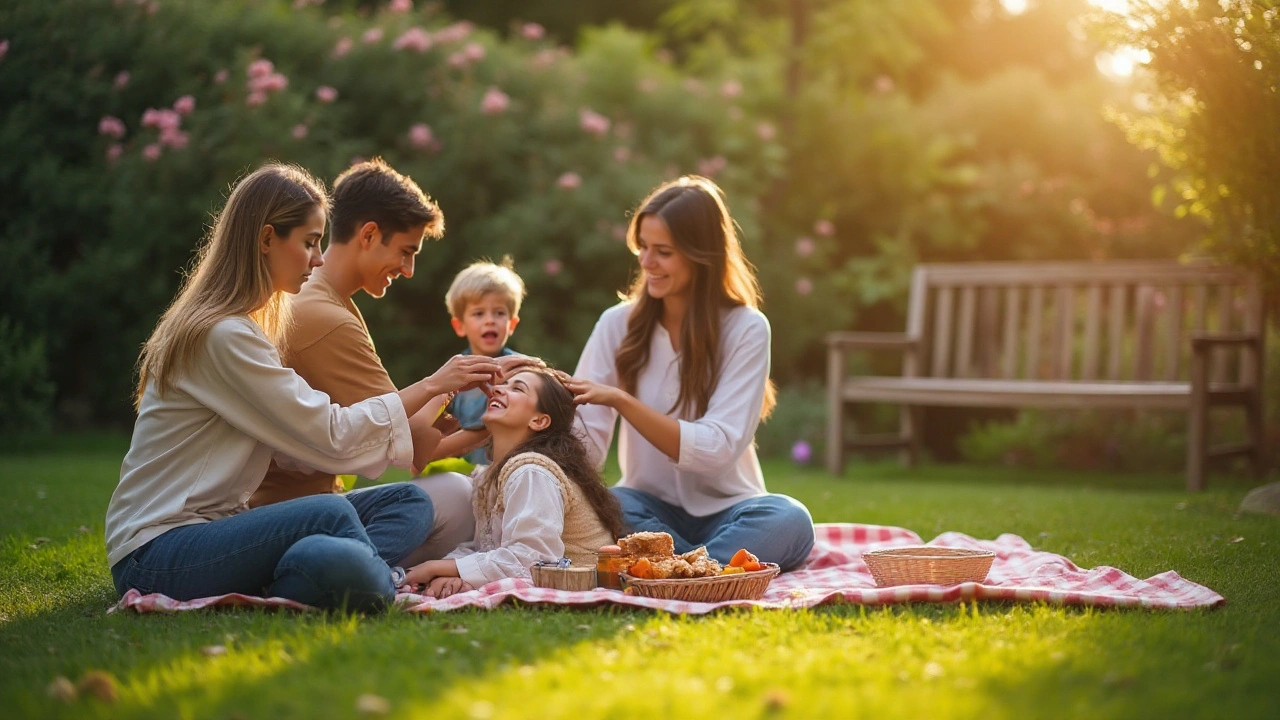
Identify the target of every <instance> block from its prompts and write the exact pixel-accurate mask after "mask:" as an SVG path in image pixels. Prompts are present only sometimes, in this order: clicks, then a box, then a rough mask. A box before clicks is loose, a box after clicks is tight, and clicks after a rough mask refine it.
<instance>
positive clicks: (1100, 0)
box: [1089, 0, 1129, 15]
mask: <svg viewBox="0 0 1280 720" xmlns="http://www.w3.org/2000/svg"><path fill="white" fill-rule="evenodd" d="M1089 4H1090V5H1092V6H1094V7H1097V8H1101V9H1103V10H1106V11H1108V12H1113V13H1116V14H1118V15H1128V14H1129V0H1089Z"/></svg>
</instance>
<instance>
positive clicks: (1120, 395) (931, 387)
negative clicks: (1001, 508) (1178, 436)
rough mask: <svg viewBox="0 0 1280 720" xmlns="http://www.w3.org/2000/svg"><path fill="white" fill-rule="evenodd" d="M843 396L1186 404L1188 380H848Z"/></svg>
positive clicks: (926, 401) (968, 403)
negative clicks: (1148, 381) (1150, 381)
mask: <svg viewBox="0 0 1280 720" xmlns="http://www.w3.org/2000/svg"><path fill="white" fill-rule="evenodd" d="M841 395H842V396H843V397H844V399H845V400H846V401H854V402H899V403H907V404H918V405H936V406H964V407H1044V408H1091V407H1130V408H1132V407H1144V408H1186V407H1187V406H1188V404H1189V402H1190V398H1191V385H1190V383H1080V382H1074V381H1061V380H1021V381H1019V380H1013V381H1008V380H985V379H980V378H968V379H953V378H893V377H862V378H850V379H847V380H846V381H845V383H844V385H843V387H842V391H841Z"/></svg>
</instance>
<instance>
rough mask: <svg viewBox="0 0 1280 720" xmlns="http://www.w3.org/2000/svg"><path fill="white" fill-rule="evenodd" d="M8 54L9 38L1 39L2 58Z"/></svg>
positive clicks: (0, 58) (0, 50)
mask: <svg viewBox="0 0 1280 720" xmlns="http://www.w3.org/2000/svg"><path fill="white" fill-rule="evenodd" d="M8 54H9V38H5V39H3V40H0V60H3V59H4V56H5V55H8Z"/></svg>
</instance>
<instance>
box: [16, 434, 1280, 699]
mask: <svg viewBox="0 0 1280 720" xmlns="http://www.w3.org/2000/svg"><path fill="white" fill-rule="evenodd" d="M124 449H125V441H123V440H120V439H118V438H97V439H84V440H82V439H76V440H66V441H63V442H61V443H57V444H53V445H50V446H48V447H47V448H45V449H43V450H41V451H28V452H26V453H25V454H18V455H13V454H11V455H8V456H4V457H0V478H3V479H4V480H5V482H6V484H7V492H6V493H5V494H4V496H3V497H2V498H0V588H2V590H0V716H3V717H19V718H27V717H75V718H94V717H110V718H133V717H140V718H151V717H157V718H188V717H191V718H195V717H201V718H205V717H207V718H308V719H311V718H329V717H333V718H345V717H356V716H359V715H360V711H358V710H357V703H358V701H359V698H360V697H361V696H362V695H365V694H372V695H376V696H379V697H381V698H383V699H385V700H386V701H387V703H389V707H390V714H391V715H392V716H395V717H399V718H441V717H444V718H506V717H537V718H559V717H564V718H575V719H580V720H585V719H586V718H592V717H640V718H663V717H690V718H693V717H697V718H701V717H711V716H716V717H738V718H754V717H770V718H772V717H795V718H810V717H815V718H816V717H822V718H825V717H841V718H844V717H868V718H891V717H902V718H931V719H932V718H950V717H979V716H980V717H983V718H1022V717H1086V716H1087V717H1097V718H1107V717H1115V718H1148V717H1149V718H1156V717H1160V718H1166V717H1214V718H1250V717H1257V718H1263V717H1266V718H1271V717H1275V716H1276V712H1277V708H1280V683H1278V682H1277V679H1278V678H1280V630H1278V629H1280V559H1278V553H1277V551H1280V521H1278V520H1276V519H1274V518H1259V517H1250V516H1244V517H1237V516H1236V515H1235V508H1236V506H1237V505H1238V504H1239V501H1240V499H1241V497H1242V496H1243V495H1244V493H1245V492H1246V491H1247V490H1248V488H1249V487H1250V486H1251V485H1253V483H1251V482H1249V481H1247V480H1243V479H1234V478H1214V480H1213V481H1212V482H1211V488H1212V489H1211V490H1210V491H1209V492H1206V493H1204V494H1200V495H1194V496H1193V495H1187V494H1186V493H1184V492H1182V490H1181V488H1182V478H1180V477H1177V476H1152V477H1136V476H1111V475H1096V474H1078V473H1044V472H1033V471H1026V470H1011V469H1002V468H999V469H992V468H979V467H972V466H934V467H928V468H924V469H917V470H902V469H899V468H897V467H894V466H891V465H882V464H876V465H854V466H852V467H851V468H850V469H849V471H848V472H847V473H846V476H845V477H844V478H840V479H835V478H831V477H829V476H827V475H825V474H824V473H822V472H820V471H817V470H797V469H794V468H792V467H790V466H788V465H786V464H782V463H770V464H766V470H765V471H766V475H767V477H768V478H769V484H770V487H771V489H773V490H775V491H778V492H785V493H789V494H791V495H794V496H795V497H797V498H800V499H801V500H803V501H804V502H805V503H806V504H808V506H809V507H810V508H811V509H812V511H813V515H814V519H815V520H816V521H819V522H832V521H859V522H869V523H880V524H888V525H900V526H903V527H907V528H910V529H912V530H915V531H916V532H917V533H919V534H920V535H921V536H922V537H924V538H925V539H926V540H928V539H931V538H932V537H933V536H934V535H936V534H937V533H938V532H941V531H943V530H957V531H960V532H965V533H968V534H971V535H974V536H977V537H983V538H990V537H995V536H996V535H998V534H999V533H1003V532H1010V533H1016V534H1018V535H1021V536H1023V537H1025V538H1027V539H1028V540H1029V541H1031V542H1032V544H1034V545H1035V546H1036V547H1037V548H1041V549H1044V550H1048V551H1051V552H1056V553H1061V554H1064V555H1066V556H1068V557H1070V558H1072V559H1073V560H1075V561H1076V562H1077V563H1078V564H1080V565H1082V566H1085V567H1091V566H1094V565H1102V564H1105V565H1113V566H1116V567H1119V568H1121V569H1123V570H1125V571H1127V572H1129V573H1131V574H1134V575H1137V576H1139V577H1147V576H1150V575H1152V574H1155V573H1157V572H1161V571H1164V570H1169V569H1173V570H1177V571H1178V572H1179V573H1181V574H1182V575H1183V576H1184V577H1187V578H1189V579H1192V580H1195V581H1197V582H1200V583H1203V584H1206V585H1208V586H1209V587H1212V588H1213V589H1215V590H1217V591H1218V592H1220V593H1222V594H1223V595H1224V596H1226V598H1227V605H1226V606H1225V607H1222V608H1219V609H1216V610H1208V611H1192V612H1164V611H1161V612H1150V611H1141V610H1095V609H1084V608H1058V607H1049V606H1043V605H1007V604H965V605H914V606H895V607H888V608H861V607H857V606H848V605H845V606H829V607H824V608H819V609H816V610H812V611H805V612H769V611H755V612H745V611H728V612H720V613H715V614H712V615H710V616H704V617H695V618H681V617H670V616H667V615H663V614H659V613H654V612H647V611H645V612H641V611H633V610H618V609H597V610H585V611H584V610H552V609H531V608H517V607H504V608H502V609H499V610H497V611H490V612H469V611H468V612H457V613H443V614H436V615H408V614H406V613H401V612H392V613H389V614H386V615H381V616H376V617H344V616H338V615H330V616H325V615H320V614H313V615H302V614H296V613H270V612H261V611H254V610H233V611H225V610H224V611H214V612H199V613H188V614H184V615H181V616H171V617H166V616H137V615H111V616H108V615H107V614H106V609H107V607H108V606H110V605H111V604H112V603H113V602H114V601H115V599H116V598H115V594H114V591H113V590H112V588H111V583H110V575H109V573H108V570H107V567H106V559H105V552H104V550H103V545H102V526H103V514H104V512H105V509H106V505H107V500H108V498H109V497H110V494H111V491H112V489H113V488H114V486H115V482H116V477H117V473H118V470H119V465H120V460H121V458H122V456H123V452H124ZM211 647H218V648H222V649H225V652H224V653H219V652H217V651H211V652H207V651H206V649H207V648H211ZM94 670H101V671H105V672H106V673H109V674H110V675H111V676H112V677H113V678H115V681H116V682H115V687H116V690H117V695H118V696H117V698H116V699H115V701H114V702H113V703H106V702H104V701H101V700H97V699H79V700H76V701H74V702H70V703H67V702H63V701H59V700H55V699H52V698H50V697H49V695H48V692H47V688H48V687H49V685H50V683H51V682H52V681H53V680H54V679H55V678H57V677H59V676H65V677H67V678H70V679H71V681H72V682H76V681H78V680H79V679H80V678H81V677H83V676H84V675H85V674H86V673H87V672H90V671H94Z"/></svg>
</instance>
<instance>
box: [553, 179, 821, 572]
mask: <svg viewBox="0 0 1280 720" xmlns="http://www.w3.org/2000/svg"><path fill="white" fill-rule="evenodd" d="M627 244H628V246H629V247H630V248H631V251H632V252H633V253H635V254H636V256H637V258H638V259H639V261H640V273H639V275H638V276H637V278H636V280H635V283H634V284H633V285H632V287H631V292H630V294H629V296H628V297H627V298H626V300H624V301H623V302H622V303H621V304H619V305H616V306H614V307H612V308H610V309H608V310H606V311H605V312H604V314H603V315H601V316H600V320H599V321H598V322H597V323H596V327H595V330H594V331H593V332H592V333H591V338H590V339H589V340H588V341H587V345H586V348H585V349H584V350H583V351H582V357H581V359H580V360H579V361H578V367H577V370H576V372H575V373H574V377H573V378H572V379H571V380H569V381H567V382H566V383H565V385H566V387H568V388H569V390H571V391H572V392H573V393H574V394H575V396H576V402H578V403H579V405H580V407H579V409H578V417H579V419H580V421H581V422H582V425H583V427H584V430H585V433H584V434H585V436H586V438H587V440H588V448H589V450H591V451H592V454H593V457H594V458H595V459H596V461H597V462H600V463H603V461H604V457H605V455H606V454H607V453H608V450H609V445H610V443H611V442H612V440H613V428H614V425H615V423H616V421H617V418H618V416H619V415H621V416H622V423H621V429H620V430H619V442H618V459H619V462H620V464H621V465H622V479H621V481H619V482H618V484H617V486H615V487H614V488H613V492H614V494H615V495H616V496H617V497H618V499H619V500H620V501H621V503H622V509H623V516H624V519H625V520H626V523H627V525H628V529H629V530H630V531H633V532H640V531H658V532H667V533H670V534H671V536H672V538H673V539H674V540H675V549H676V552H678V553H683V552H687V551H689V550H691V549H693V548H695V547H697V546H699V545H706V547H707V552H708V553H709V554H710V555H711V557H713V558H715V559H717V560H719V561H721V562H728V561H729V560H730V559H731V558H732V556H733V554H734V553H735V552H736V551H737V550H738V549H740V548H746V549H748V550H750V551H751V552H752V553H754V554H756V555H757V556H758V557H759V558H760V559H761V560H763V561H767V562H775V563H777V564H779V565H780V566H782V569H783V570H789V569H793V568H796V567H799V566H800V565H801V564H802V563H804V561H805V559H806V558H807V557H808V556H809V551H810V550H811V549H812V547H813V540H814V536H813V520H812V518H811V517H810V516H809V511H808V510H807V509H805V507H804V506H803V505H802V504H800V503H799V502H798V501H796V500H794V499H792V498H790V497H787V496H785V495H777V494H770V493H769V492H768V491H767V490H765V485H764V477H763V475H762V474H761V471H760V462H759V460H758V459H757V458H756V452H755V432H756V428H757V426H758V425H759V423H760V421H761V420H762V419H763V418H765V417H767V416H768V414H769V412H770V411H771V410H772V409H773V405H774V388H773V383H772V382H771V381H770V380H769V342H770V340H769V335H770V333H769V321H768V320H767V319H766V318H765V316H764V314H763V313H761V312H760V310H759V305H760V288H759V285H758V283H757V282H756V277H755V273H754V271H753V269H752V267H751V265H750V263H749V262H748V261H747V259H746V257H745V256H744V255H743V252H742V246H741V244H740V243H739V241H738V236H737V232H736V229H735V223H734V221H733V218H732V217H731V216H730V214H729V209H728V207H727V206H726V204H725V200H724V195H723V193H722V192H721V190H720V188H719V187H717V186H716V184H715V183H713V182H712V181H711V180H708V179H707V178H703V177H697V176H686V177H682V178H679V179H677V180H673V181H671V182H668V183H666V184H664V185H662V186H660V187H659V188H657V189H656V190H654V191H653V192H652V193H651V194H650V195H649V197H647V198H646V199H645V200H644V202H642V203H641V204H640V208H639V210H638V211H637V212H636V213H635V215H634V216H633V217H632V219H631V225H630V228H629V229H628V231H627Z"/></svg>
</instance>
